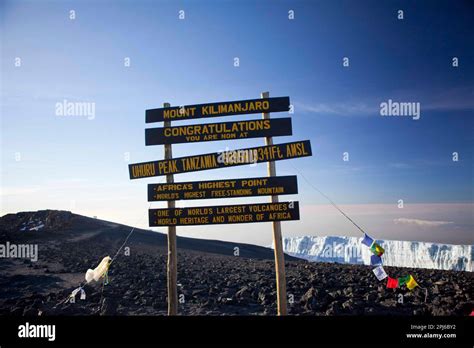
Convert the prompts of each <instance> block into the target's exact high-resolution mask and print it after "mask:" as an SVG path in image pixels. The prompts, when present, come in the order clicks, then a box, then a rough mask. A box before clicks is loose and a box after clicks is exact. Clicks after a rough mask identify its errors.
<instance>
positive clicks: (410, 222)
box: [393, 218, 454, 227]
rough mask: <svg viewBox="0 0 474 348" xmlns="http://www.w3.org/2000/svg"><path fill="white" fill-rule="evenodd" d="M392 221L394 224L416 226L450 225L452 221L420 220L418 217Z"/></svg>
mask: <svg viewBox="0 0 474 348" xmlns="http://www.w3.org/2000/svg"><path fill="white" fill-rule="evenodd" d="M393 222H395V223H396V224H405V225H416V226H423V227H436V226H444V225H450V224H453V223H454V222H452V221H434V220H420V219H407V218H398V219H393Z"/></svg>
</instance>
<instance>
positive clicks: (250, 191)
mask: <svg viewBox="0 0 474 348" xmlns="http://www.w3.org/2000/svg"><path fill="white" fill-rule="evenodd" d="M296 193H298V183H297V178H296V175H288V176H275V177H271V178H269V177H258V178H245V179H225V180H209V181H186V182H179V183H173V184H168V183H166V184H148V201H149V202H154V201H168V200H190V199H209V198H231V197H252V196H269V195H272V194H279V195H290V194H296Z"/></svg>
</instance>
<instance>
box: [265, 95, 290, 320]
mask: <svg viewBox="0 0 474 348" xmlns="http://www.w3.org/2000/svg"><path fill="white" fill-rule="evenodd" d="M261 97H262V98H269V97H270V93H269V92H263V93H262V95H261ZM262 118H263V119H264V120H265V119H270V113H268V112H267V113H263V115H262ZM265 145H273V137H266V138H265ZM267 168H268V176H276V169H275V162H268V164H267ZM271 202H272V203H278V195H272V196H271ZM273 245H274V248H275V271H276V287H277V301H278V303H277V307H278V315H286V314H287V309H286V275H285V254H284V253H283V242H282V240H281V223H280V221H273Z"/></svg>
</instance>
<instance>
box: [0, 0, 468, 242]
mask: <svg viewBox="0 0 474 348" xmlns="http://www.w3.org/2000/svg"><path fill="white" fill-rule="evenodd" d="M0 4H1V5H0V16H1V17H0V24H1V35H2V39H1V40H2V53H1V57H2V63H1V64H2V65H1V66H2V77H1V81H2V98H1V99H2V123H1V155H2V160H1V164H2V170H1V186H2V198H1V203H2V206H1V214H2V215H3V214H5V213H9V212H17V211H24V210H38V209H47V208H50V209H65V210H73V211H74V212H77V213H80V214H85V215H89V216H94V215H96V216H98V217H100V218H103V219H109V220H113V221H118V222H122V223H126V224H131V225H139V226H141V227H146V219H144V218H143V217H144V215H145V213H146V210H147V209H148V206H149V204H148V203H147V202H146V184H147V183H151V182H160V180H161V178H155V179H145V180H135V181H133V182H132V181H130V180H129V179H128V168H127V167H128V164H129V163H132V162H141V161H148V160H152V159H160V158H162V157H163V148H162V147H160V146H151V147H145V146H144V128H145V127H148V126H150V125H145V122H144V119H145V109H148V108H154V107H160V106H161V105H162V103H163V102H170V103H171V104H172V105H183V104H194V103H205V102H215V101H227V100H239V99H251V98H256V97H259V95H260V93H261V92H262V91H270V94H271V96H286V95H289V96H290V98H291V102H292V104H293V105H294V107H295V113H294V114H292V115H291V117H292V119H293V136H291V137H281V139H275V142H285V141H293V140H303V139H310V140H311V142H312V147H313V157H311V158H304V159H296V160H292V161H282V162H279V163H278V164H277V172H278V173H279V174H282V175H286V174H299V173H302V174H303V175H304V176H305V177H306V178H307V179H308V180H310V181H311V182H312V183H313V184H314V185H316V186H317V187H318V188H320V189H321V190H322V191H323V192H325V193H326V194H327V195H329V196H330V197H331V198H332V199H333V200H335V201H336V202H338V203H340V204H341V205H342V206H343V207H345V209H347V210H348V212H349V213H350V212H351V211H352V212H353V214H355V216H353V217H354V218H356V220H357V219H358V221H362V222H363V223H364V226H365V227H366V228H367V229H368V230H375V231H374V234H375V237H379V238H386V239H412V240H427V241H443V242H451V243H473V242H474V237H473V236H474V233H473V229H474V218H473V187H474V182H473V145H474V128H473V122H474V121H473V116H474V95H473V90H474V89H473V87H474V83H473V77H474V69H473V66H472V65H473V61H474V59H473V58H474V49H473V46H472V43H470V42H469V40H468V37H469V36H472V22H473V20H474V18H473V17H474V11H473V6H472V4H469V3H468V2H467V1H466V2H462V1H438V2H436V3H434V2H429V1H416V2H414V1H385V2H380V1H358V2H356V1H311V2H310V1H298V2H289V1H272V2H269V1H240V2H237V1H200V2H196V1H184V2H175V1H114V2H112V1H101V2H99V3H94V2H92V1H43V2H40V1H4V0H3V1H1V0H0ZM400 9H401V10H403V11H404V19H403V20H399V19H397V11H398V10H400ZM70 10H74V11H75V13H76V18H75V19H74V20H71V19H70V18H69V15H70V12H69V11H70ZM180 10H184V11H185V19H184V20H180V19H179V18H178V14H179V11H180ZM289 10H294V13H295V19H294V20H289V19H288V11H289ZM17 57H19V58H21V66H20V67H16V66H15V64H14V63H15V59H16V58H17ZM126 57H129V58H130V63H131V65H130V67H125V66H124V59H125V58H126ZM235 57H238V58H239V60H240V66H239V67H234V58H235ZM343 57H348V58H349V62H350V65H349V67H343V65H342V59H343ZM453 57H458V58H459V67H456V68H454V67H452V58H453ZM64 99H66V100H68V101H73V102H93V103H95V105H96V106H95V107H96V112H95V117H94V118H93V119H90V120H89V119H87V117H81V116H78V117H67V116H63V117H61V116H57V115H55V105H56V103H58V102H62V101H63V100H64ZM388 99H392V100H394V101H402V102H419V103H420V104H421V117H420V119H419V120H413V119H411V118H409V117H382V116H380V114H379V110H380V103H381V102H384V101H387V100H388ZM274 116H275V117H278V116H286V113H279V114H274ZM258 117H259V115H248V116H240V117H225V118H219V119H216V120H206V119H203V120H200V121H195V122H214V121H215V122H222V121H227V120H229V121H230V120H236V119H255V118H258ZM180 124H184V123H180ZM156 126H159V124H156ZM262 144H263V139H252V140H248V141H245V140H243V141H234V142H231V141H229V142H210V143H199V144H193V145H186V144H179V145H175V146H174V148H173V152H174V155H175V156H184V155H188V154H198V153H207V152H215V151H218V150H222V149H225V147H229V148H231V149H232V148H244V147H247V146H258V145H262ZM343 152H348V153H349V158H350V160H349V161H348V162H344V161H343V160H342V156H343ZM453 152H458V153H459V161H458V162H453V161H452V153H453ZM127 153H128V154H129V155H130V159H129V160H127V158H125V156H126V154H127ZM18 154H20V160H17V159H18ZM15 156H17V157H16V158H15ZM265 174H266V167H265V164H262V165H258V166H256V167H252V168H249V167H237V168H232V169H230V168H228V169H222V170H215V171H203V172H199V173H192V174H183V175H179V176H176V177H175V180H176V181H179V180H182V181H186V180H199V179H218V178H233V177H251V176H262V175H265ZM299 188H300V194H299V195H298V196H288V197H287V198H288V199H298V200H300V202H301V205H302V221H300V222H288V223H284V224H283V225H284V230H283V232H284V234H285V235H304V234H318V235H326V234H341V235H357V231H354V229H353V227H352V226H351V225H350V224H349V223H347V221H345V220H344V219H343V218H341V217H339V216H338V215H337V212H335V213H334V212H330V211H329V210H324V209H325V208H324V205H325V204H327V202H326V201H325V200H324V198H322V197H321V196H320V195H318V193H317V192H315V191H314V190H312V189H311V187H310V186H309V185H308V184H307V183H306V182H305V180H303V178H302V177H299ZM282 198H285V197H282ZM399 199H403V200H404V203H405V208H403V209H399V208H398V207H397V202H398V200H399ZM266 200H267V198H255V199H252V200H249V199H235V200H232V201H235V203H236V204H238V203H240V202H243V203H249V202H261V201H266ZM228 201H229V200H227V202H228ZM225 202H226V201H222V200H212V201H200V202H196V201H193V202H179V203H178V205H179V206H187V205H211V204H214V203H215V204H224V203H225ZM229 204H230V203H229ZM152 206H153V207H160V206H163V203H161V204H160V203H155V204H153V205H152ZM364 207H365V208H364ZM430 207H431V208H433V207H436V209H434V208H433V209H430ZM440 207H443V209H442V210H440ZM392 208H394V209H395V210H393V211H392V210H391V209H392ZM318 209H319V210H318ZM321 209H323V210H321ZM387 209H388V210H390V213H388V210H387ZM368 211H371V212H373V214H372V213H371V214H368V213H367V214H365V213H364V212H368ZM333 213H334V216H332V214H333ZM396 219H402V220H396ZM403 219H411V220H413V223H402V224H400V223H396V221H407V220H403ZM395 220H396V221H395ZM423 221H425V223H423ZM426 221H428V223H426ZM433 221H435V222H438V224H436V223H434V224H433V223H431V224H430V222H433ZM443 222H444V224H443ZM244 226H245V229H243V228H242V226H239V225H235V226H211V227H206V230H204V229H203V228H200V227H192V228H183V229H179V230H178V232H180V231H183V232H182V234H183V235H189V236H197V237H202V238H217V239H226V240H236V241H245V242H249V243H258V244H264V245H267V244H269V242H270V241H271V227H270V226H271V225H270V224H253V225H252V226H247V225H244ZM427 226H429V227H427ZM157 230H158V231H161V230H160V229H157ZM267 230H268V232H267ZM453 231H454V232H453Z"/></svg>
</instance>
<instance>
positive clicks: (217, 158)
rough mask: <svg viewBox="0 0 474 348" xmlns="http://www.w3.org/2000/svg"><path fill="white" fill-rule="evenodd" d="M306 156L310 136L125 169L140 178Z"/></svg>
mask: <svg viewBox="0 0 474 348" xmlns="http://www.w3.org/2000/svg"><path fill="white" fill-rule="evenodd" d="M306 156H311V144H310V141H309V140H304V141H295V142H291V143H283V144H277V145H268V146H258V147H253V148H245V149H237V150H229V151H223V152H215V153H208V154H204V155H195V156H187V157H179V158H174V159H164V160H160V161H151V162H142V163H134V164H130V165H129V166H128V170H129V175H130V179H140V178H148V177H153V176H161V175H168V174H179V173H187V172H194V171H200V170H208V169H217V168H227V167H233V166H240V165H248V164H253V163H261V162H268V161H280V160H286V159H290V158H298V157H306Z"/></svg>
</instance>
